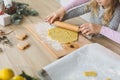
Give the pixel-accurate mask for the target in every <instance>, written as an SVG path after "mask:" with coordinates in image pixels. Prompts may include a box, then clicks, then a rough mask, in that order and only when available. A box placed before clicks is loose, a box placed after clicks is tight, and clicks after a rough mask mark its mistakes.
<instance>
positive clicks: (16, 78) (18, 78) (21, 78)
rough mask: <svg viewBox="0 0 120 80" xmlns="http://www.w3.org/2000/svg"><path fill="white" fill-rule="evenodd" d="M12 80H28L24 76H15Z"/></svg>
mask: <svg viewBox="0 0 120 80" xmlns="http://www.w3.org/2000/svg"><path fill="white" fill-rule="evenodd" d="M12 80H26V79H25V78H24V77H22V76H14V77H13V78H12Z"/></svg>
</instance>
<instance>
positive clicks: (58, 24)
mask: <svg viewBox="0 0 120 80" xmlns="http://www.w3.org/2000/svg"><path fill="white" fill-rule="evenodd" d="M53 25H55V26H58V27H62V28H65V29H69V30H72V31H75V32H80V31H79V28H80V27H79V26H75V25H72V24H69V23H65V22H60V21H55V22H54V23H53ZM85 37H86V38H88V39H91V38H92V35H87V36H85Z"/></svg>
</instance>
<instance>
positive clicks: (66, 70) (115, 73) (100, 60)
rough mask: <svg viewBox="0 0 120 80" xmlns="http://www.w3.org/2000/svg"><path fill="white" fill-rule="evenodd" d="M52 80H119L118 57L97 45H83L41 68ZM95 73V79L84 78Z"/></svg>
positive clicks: (119, 65)
mask: <svg viewBox="0 0 120 80" xmlns="http://www.w3.org/2000/svg"><path fill="white" fill-rule="evenodd" d="M43 69H44V70H45V71H46V72H47V74H48V75H49V76H50V77H51V79H52V80H106V79H107V78H108V77H109V78H111V80H120V56H119V55H117V54H115V53H114V52H112V51H110V50H109V49H107V48H105V47H103V46H101V45H99V44H97V43H93V44H88V45H85V46H83V47H81V48H79V49H77V50H76V51H74V52H72V53H71V54H69V55H67V56H65V57H63V58H61V59H59V60H57V61H55V62H53V63H52V64H50V65H48V66H46V67H44V68H43ZM85 71H96V72H97V74H98V75H97V77H85V76H84V75H83V73H84V72H85Z"/></svg>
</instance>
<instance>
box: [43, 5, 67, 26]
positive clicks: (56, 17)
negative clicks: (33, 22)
mask: <svg viewBox="0 0 120 80" xmlns="http://www.w3.org/2000/svg"><path fill="white" fill-rule="evenodd" d="M64 15H65V9H64V8H62V7H61V8H60V9H58V10H57V11H56V12H53V13H52V14H51V15H49V16H47V17H46V19H45V20H46V21H47V22H49V23H50V24H51V23H53V22H54V21H55V20H59V21H61V20H62V19H63V17H64Z"/></svg>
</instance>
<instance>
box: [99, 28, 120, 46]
mask: <svg viewBox="0 0 120 80" xmlns="http://www.w3.org/2000/svg"><path fill="white" fill-rule="evenodd" d="M100 34H102V35H104V36H106V37H107V38H109V39H111V40H113V41H115V42H117V43H119V44H120V32H118V31H114V30H112V29H110V28H108V27H104V26H103V27H102V28H101V31H100Z"/></svg>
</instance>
